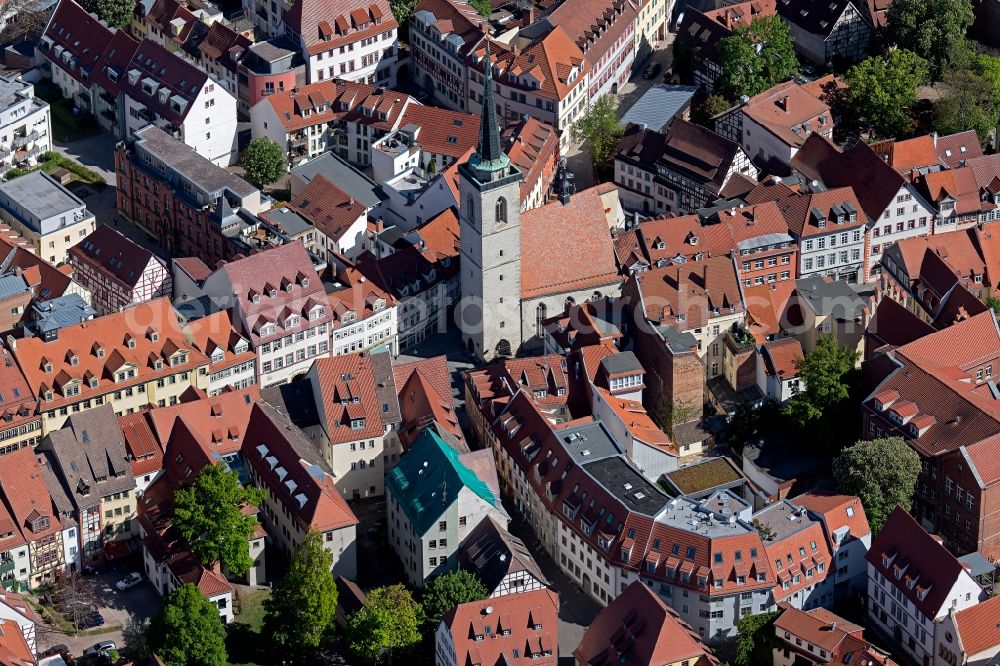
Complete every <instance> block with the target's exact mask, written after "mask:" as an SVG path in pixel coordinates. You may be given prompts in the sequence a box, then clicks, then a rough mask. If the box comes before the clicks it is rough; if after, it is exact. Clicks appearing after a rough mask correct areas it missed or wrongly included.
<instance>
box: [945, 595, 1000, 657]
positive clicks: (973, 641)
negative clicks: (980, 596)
mask: <svg viewBox="0 0 1000 666" xmlns="http://www.w3.org/2000/svg"><path fill="white" fill-rule="evenodd" d="M955 625H956V628H957V629H958V635H959V638H961V639H962V649H963V651H964V652H965V656H966V657H968V658H969V660H970V661H971V660H972V657H974V656H975V655H978V654H981V653H984V652H986V651H987V650H990V649H991V648H992V649H993V651H995V650H996V648H997V647H1000V597H993V598H992V599H987V600H986V601H980V602H979V603H978V604H976V605H975V606H970V607H969V608H966V609H965V610H960V611H958V612H957V613H955ZM987 656H988V655H987Z"/></svg>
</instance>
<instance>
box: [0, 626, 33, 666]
mask: <svg viewBox="0 0 1000 666" xmlns="http://www.w3.org/2000/svg"><path fill="white" fill-rule="evenodd" d="M0 663H3V664H5V666H35V664H37V663H38V662H37V661H36V660H35V655H34V654H32V652H31V647H30V646H29V645H28V641H27V639H26V638H25V637H24V633H23V632H22V631H21V627H20V625H18V623H17V622H14V621H13V620H0Z"/></svg>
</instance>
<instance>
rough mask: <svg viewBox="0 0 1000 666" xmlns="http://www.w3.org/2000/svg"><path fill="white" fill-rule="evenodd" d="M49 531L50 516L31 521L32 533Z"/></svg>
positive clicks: (38, 517)
mask: <svg viewBox="0 0 1000 666" xmlns="http://www.w3.org/2000/svg"><path fill="white" fill-rule="evenodd" d="M47 529H49V517H48V516H37V517H36V518H35V519H34V520H32V521H31V531H32V532H44V531H45V530H47Z"/></svg>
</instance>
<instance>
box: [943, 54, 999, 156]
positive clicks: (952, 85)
mask: <svg viewBox="0 0 1000 666" xmlns="http://www.w3.org/2000/svg"><path fill="white" fill-rule="evenodd" d="M943 85H944V87H945V89H946V90H947V92H946V93H945V94H944V95H943V96H942V97H941V98H940V99H938V100H937V101H936V102H934V114H933V122H934V129H935V130H936V131H937V132H938V133H939V134H953V133H955V132H964V131H965V130H969V129H973V130H976V136H978V137H979V141H980V142H983V141H985V140H986V139H987V138H988V137H989V136H990V134H992V133H993V131H994V130H996V126H997V104H996V98H995V96H994V91H993V86H992V83H991V82H990V80H989V79H987V78H986V77H983V76H979V75H978V74H976V73H974V72H972V71H970V70H967V69H963V70H960V71H958V72H953V73H949V74H945V75H944V83H943Z"/></svg>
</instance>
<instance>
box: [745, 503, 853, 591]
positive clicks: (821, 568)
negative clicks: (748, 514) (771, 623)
mask: <svg viewBox="0 0 1000 666" xmlns="http://www.w3.org/2000/svg"><path fill="white" fill-rule="evenodd" d="M793 501H794V500H793ZM793 501H792V502H790V501H788V500H784V501H782V502H778V503H776V504H772V505H770V506H769V507H767V508H765V509H763V510H761V511H759V512H757V513H756V514H754V525H755V526H756V525H764V526H766V527H767V528H768V529H770V530H771V533H772V534H773V535H774V536H772V537H771V538H770V539H766V540H765V541H764V547H765V549H766V550H767V556H768V558H770V560H771V561H772V562H773V563H774V569H775V574H776V577H777V581H778V583H779V584H778V585H777V586H776V587H775V588H774V599H775V601H778V602H781V601H783V600H785V599H787V598H788V597H791V596H793V595H795V594H796V593H798V592H799V591H800V590H802V589H803V588H806V587H810V586H812V585H815V584H818V583H820V582H821V581H823V580H825V579H826V577H827V576H828V575H830V574H831V573H832V572H833V570H834V569H835V566H836V565H835V562H834V559H833V553H832V552H831V551H830V544H829V542H828V541H827V539H826V535H825V533H824V532H823V526H822V524H821V523H820V522H819V521H818V520H814V519H812V518H811V517H810V516H809V515H808V513H806V511H805V509H802V508H801V507H799V506H797V505H795V504H794V503H793Z"/></svg>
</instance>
